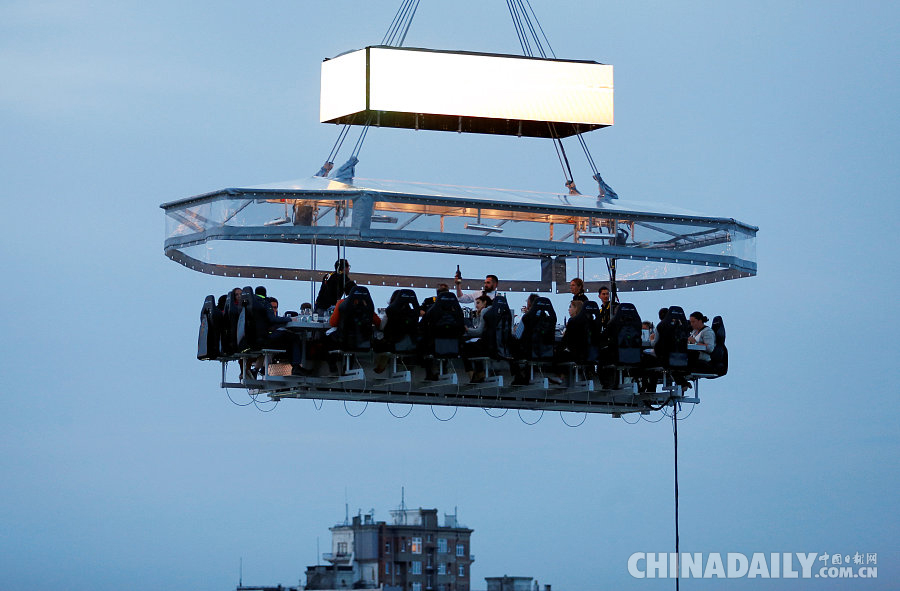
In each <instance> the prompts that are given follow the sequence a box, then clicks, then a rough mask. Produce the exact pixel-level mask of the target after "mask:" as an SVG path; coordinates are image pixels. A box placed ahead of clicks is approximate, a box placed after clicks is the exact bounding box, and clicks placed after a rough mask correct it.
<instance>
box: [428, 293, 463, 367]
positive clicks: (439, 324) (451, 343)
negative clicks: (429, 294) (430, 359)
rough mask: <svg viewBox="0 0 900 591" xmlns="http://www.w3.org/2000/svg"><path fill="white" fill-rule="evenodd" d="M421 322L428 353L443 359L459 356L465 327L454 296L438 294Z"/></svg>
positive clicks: (460, 310)
mask: <svg viewBox="0 0 900 591" xmlns="http://www.w3.org/2000/svg"><path fill="white" fill-rule="evenodd" d="M422 320H423V323H424V326H425V338H426V346H427V349H428V350H429V352H430V353H432V354H433V355H434V356H435V357H443V358H449V357H457V356H459V342H460V339H462V337H463V336H464V335H465V334H466V325H465V321H464V320H463V312H462V308H461V307H460V305H459V300H458V299H456V295H455V294H453V293H451V292H446V291H445V292H442V293H439V294H438V295H437V296H436V297H435V300H434V305H432V306H431V308H429V309H428V312H426V313H425V317H424V318H423V319H422Z"/></svg>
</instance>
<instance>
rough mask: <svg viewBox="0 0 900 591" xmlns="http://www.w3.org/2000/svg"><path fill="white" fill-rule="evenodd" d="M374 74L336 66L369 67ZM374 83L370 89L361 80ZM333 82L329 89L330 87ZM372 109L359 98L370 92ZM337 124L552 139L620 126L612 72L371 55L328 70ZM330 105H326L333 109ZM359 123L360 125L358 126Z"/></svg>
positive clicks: (568, 64)
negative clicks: (615, 117) (552, 129)
mask: <svg viewBox="0 0 900 591" xmlns="http://www.w3.org/2000/svg"><path fill="white" fill-rule="evenodd" d="M366 52H368V72H366V71H365V70H366V68H365V66H362V67H360V66H359V65H358V64H357V65H355V66H354V67H353V68H352V69H349V68H345V67H343V65H342V64H337V68H335V70H336V71H337V70H341V74H340V75H338V74H334V75H333V74H332V73H331V72H329V73H328V74H326V71H327V70H331V69H332V62H334V61H337V60H346V58H348V57H351V56H352V58H353V59H354V63H357V61H358V60H360V59H365V58H364V57H360V56H365V55H366ZM366 75H367V76H368V85H366V84H365V83H364V82H363V83H360V81H359V80H358V79H357V78H356V77H357V76H363V77H365V76H366ZM326 82H328V84H329V86H326ZM366 86H368V104H367V105H365V102H366V101H365V100H364V99H362V98H361V97H359V96H357V95H354V96H352V97H350V96H346V95H347V94H352V93H356V92H362V93H365V92H366ZM322 101H323V104H322V107H321V111H322V118H321V120H322V121H323V122H330V123H353V122H355V123H363V122H365V120H366V118H367V117H369V118H370V121H371V123H372V124H373V125H382V126H388V127H407V128H416V129H435V130H442V131H464V132H475V133H500V134H509V135H531V136H547V135H549V134H550V129H549V126H548V123H554V124H555V133H556V134H558V135H560V136H566V135H571V134H573V133H577V132H579V131H589V130H591V129H596V128H598V127H604V126H608V125H612V124H613V68H612V66H609V65H604V64H598V63H596V62H573V61H562V60H545V59H532V58H523V57H516V56H503V55H484V54H471V53H454V52H443V51H428V50H411V49H397V48H386V47H370V48H367V49H364V50H360V51H357V52H353V53H351V54H347V55H344V56H341V57H339V58H336V59H335V60H328V61H326V62H324V63H323V66H322ZM326 103H327V104H326ZM354 119H355V120H354Z"/></svg>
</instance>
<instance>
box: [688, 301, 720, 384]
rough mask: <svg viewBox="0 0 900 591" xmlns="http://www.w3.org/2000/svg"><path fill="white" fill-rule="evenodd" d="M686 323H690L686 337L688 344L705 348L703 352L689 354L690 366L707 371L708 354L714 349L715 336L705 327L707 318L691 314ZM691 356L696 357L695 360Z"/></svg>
mask: <svg viewBox="0 0 900 591" xmlns="http://www.w3.org/2000/svg"><path fill="white" fill-rule="evenodd" d="M688 322H690V323H691V334H690V336H689V337H688V343H689V344H691V345H703V346H704V347H705V349H704V350H703V351H691V352H690V353H691V355H690V357H691V360H692V361H693V364H692V365H694V366H695V367H696V368H697V369H700V370H704V369H709V361H710V357H709V354H710V353H712V352H713V349H715V348H716V335H715V333H714V332H713V331H712V329H711V328H710V327H708V326H706V323H707V322H709V318H707V317H706V316H704V315H703V314H701V313H700V312H691V316H690V318H688ZM693 354H696V355H697V357H696V359H693Z"/></svg>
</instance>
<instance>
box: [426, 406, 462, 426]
mask: <svg viewBox="0 0 900 591" xmlns="http://www.w3.org/2000/svg"><path fill="white" fill-rule="evenodd" d="M430 407H431V415H432V416H433V417H434V418H436V419H437V420H439V421H441V422H442V423H446V422H447V421H452V420H453V417H455V416H456V413H457V412H459V407H458V406H454V407H453V414H452V415H450V417H449V418H446V419H442V418H441V417H439V416H437V414H435V412H434V405H433V404H432V405H430Z"/></svg>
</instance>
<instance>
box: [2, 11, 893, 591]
mask: <svg viewBox="0 0 900 591" xmlns="http://www.w3.org/2000/svg"><path fill="white" fill-rule="evenodd" d="M398 5H399V2H365V3H362V2H350V1H349V0H334V1H332V2H328V3H311V2H286V1H273V2H265V3H246V2H230V1H226V2H216V3H213V2H205V1H198V2H191V3H183V2H170V1H161V2H153V3H144V2H140V3H139V2H128V1H123V2H103V1H96V2H88V1H77V0H75V1H70V2H63V1H47V2H45V1H41V0H29V1H17V0H5V1H3V2H0V80H2V82H0V199H2V205H3V210H4V213H5V219H6V223H5V224H4V230H3V232H2V233H0V249H2V251H0V254H2V260H3V264H2V267H0V268H2V269H3V275H4V276H6V277H7V278H8V279H9V280H10V283H9V284H8V285H7V295H8V296H9V301H8V302H7V305H5V306H3V307H2V308H0V325H2V327H3V333H4V337H5V338H4V339H3V341H2V345H0V347H2V351H3V355H0V374H2V376H3V380H2V386H0V393H2V396H3V410H2V412H0V482H2V485H0V524H2V527H0V531H2V535H0V581H2V583H0V587H2V588H3V589H8V590H11V591H13V590H19V589H72V590H80V589H91V590H99V591H102V590H106V589H121V588H128V589H135V590H143V589H160V588H171V589H191V590H214V589H215V590H221V589H229V588H233V587H234V586H235V585H237V583H238V575H239V564H241V562H242V563H243V580H244V583H245V584H278V583H281V584H285V585H293V584H297V582H298V581H299V580H300V579H301V578H302V577H303V572H304V571H305V568H306V566H308V565H311V564H315V563H316V547H317V543H318V544H319V545H320V546H321V550H322V551H323V552H324V551H328V545H329V544H330V533H329V531H328V527H330V526H332V525H334V524H337V523H339V522H342V521H343V519H344V506H345V503H346V504H347V505H348V506H349V511H350V513H351V514H356V513H357V512H359V511H361V512H363V513H365V512H368V511H370V510H372V509H374V511H375V518H376V519H388V518H389V513H388V511H389V510H391V509H393V508H396V507H397V506H398V505H399V503H400V497H401V488H403V489H404V490H405V500H406V504H407V506H409V507H425V508H432V507H433V508H437V509H438V510H439V511H441V512H444V513H453V512H454V511H457V513H458V516H459V520H460V521H461V522H462V523H463V524H465V525H467V526H469V527H472V528H473V529H474V530H475V533H474V534H473V538H472V540H473V541H472V553H473V554H475V557H476V561H475V563H474V566H473V568H472V579H473V584H472V587H473V589H483V588H484V587H485V585H484V581H483V578H484V577H488V576H500V575H503V574H509V575H517V576H532V577H535V578H536V579H538V580H539V581H540V582H541V584H552V585H553V588H554V589H555V590H557V591H581V590H587V589H601V588H631V589H662V588H671V586H672V584H673V583H672V581H671V580H664V579H654V580H651V579H642V580H638V579H634V578H632V577H631V575H629V573H628V570H627V561H628V558H629V556H630V555H632V554H633V553H634V552H670V551H674V501H673V462H672V459H673V438H672V423H671V421H670V420H669V419H667V418H665V417H662V416H661V415H659V414H656V415H652V416H650V417H647V418H649V419H651V420H656V419H661V420H659V422H656V423H651V422H649V421H640V422H638V423H637V424H634V425H631V424H627V423H626V422H625V421H623V420H621V419H612V418H610V417H608V416H604V415H592V416H588V417H587V419H586V420H585V421H584V424H583V425H581V426H580V427H577V428H570V427H568V426H566V424H565V423H564V422H563V421H562V420H560V419H561V417H560V416H559V414H558V413H546V414H545V415H544V416H542V417H541V420H540V422H538V423H537V424H535V425H533V426H528V425H526V424H524V422H525V421H528V422H532V421H534V420H535V419H536V418H537V415H531V414H524V413H523V415H522V417H521V418H522V419H523V420H520V417H518V416H517V415H516V413H515V412H510V413H508V414H507V415H505V416H503V417H502V418H496V419H495V418H492V417H490V416H488V415H487V414H486V413H485V412H483V411H481V410H479V409H460V410H459V412H458V413H457V414H456V416H455V417H454V418H453V420H450V421H446V422H444V421H439V420H437V418H436V417H435V416H433V413H432V412H431V411H429V409H428V407H416V408H414V409H413V411H412V412H411V413H410V415H409V416H408V417H406V418H404V419H396V418H394V417H393V416H391V414H390V413H389V412H388V409H387V408H386V407H385V406H384V405H374V404H373V405H369V407H367V408H365V412H364V413H363V414H362V415H361V416H359V417H358V418H353V417H351V416H349V414H351V413H352V414H357V413H358V412H360V410H362V407H361V406H359V405H353V404H348V405H347V407H346V408H345V407H344V406H343V405H342V404H341V403H338V402H325V403H324V405H323V406H322V407H321V409H317V408H316V406H315V405H314V404H313V403H312V402H310V401H285V402H283V403H280V404H279V405H278V406H277V407H275V408H274V410H272V412H261V411H260V410H259V409H257V408H256V407H255V406H254V405H250V406H238V405H237V404H234V403H232V401H231V400H229V398H228V397H227V396H226V393H225V392H224V391H223V390H221V389H220V388H219V387H218V385H217V384H218V372H219V367H218V365H217V364H214V363H208V362H207V363H202V362H199V361H197V360H196V358H195V346H196V335H197V325H198V315H199V310H200V307H201V304H202V302H203V298H204V297H205V296H206V295H207V294H210V293H214V294H219V293H224V292H225V291H227V290H228V289H229V288H230V287H233V286H234V285H237V283H236V282H235V281H233V280H228V279H223V278H217V277H211V276H207V275H203V274H199V273H195V272H192V271H190V270H188V269H186V268H184V267H181V266H179V265H177V264H175V263H173V262H171V261H169V260H168V259H167V258H166V257H165V256H164V254H163V239H164V215H163V212H162V210H160V209H159V207H158V206H159V204H161V203H163V202H167V201H172V200H176V199H180V198H184V197H188V196H192V195H196V194H200V193H204V192H207V191H212V190H216V189H221V188H224V187H233V186H238V187H240V186H251V185H256V184H261V183H268V182H275V181H281V180H286V179H293V178H300V177H304V176H308V175H310V174H312V173H313V172H315V171H316V170H317V169H318V168H319V166H320V165H321V163H322V161H323V159H324V157H325V155H327V153H328V150H329V148H330V147H331V145H332V144H333V142H334V139H335V138H336V136H337V128H336V127H334V126H329V125H323V124H320V123H318V117H317V116H318V70H319V64H320V62H321V60H322V59H323V58H326V57H331V56H334V55H337V54H338V53H341V52H343V51H346V50H350V49H356V48H360V47H364V46H366V45H372V44H377V43H378V42H380V41H381V39H382V36H383V35H384V32H385V31H386V30H387V27H388V25H389V24H390V21H391V18H392V17H393V14H394V12H395V11H396V9H397V7H398ZM532 5H533V6H534V9H535V11H536V12H537V15H538V17H539V18H540V19H541V23H542V25H543V27H544V30H545V31H546V33H547V35H548V37H549V38H550V41H551V43H552V45H553V49H554V50H555V52H556V54H557V56H559V57H562V58H571V59H593V60H596V61H599V62H603V63H610V64H613V65H614V67H615V84H616V90H615V92H616V123H615V125H614V126H613V127H611V128H608V129H603V130H599V131H595V132H592V133H591V134H588V136H586V139H587V142H588V144H589V146H590V148H591V151H592V153H593V156H594V159H595V160H596V162H597V164H598V167H599V168H600V171H601V173H602V174H603V176H604V179H605V180H606V181H607V182H609V184H610V185H612V186H613V188H615V190H616V191H617V192H618V194H619V196H620V199H621V202H622V203H624V202H627V200H628V199H629V198H631V199H635V200H640V201H661V202H666V203H672V204H674V205H677V206H679V207H683V208H686V209H690V210H694V211H700V212H704V213H705V214H708V215H716V216H728V217H734V218H736V219H739V220H741V221H743V222H747V223H750V224H754V225H756V226H758V227H759V228H760V230H759V236H758V244H757V259H758V265H759V273H758V276H757V277H754V278H749V279H742V280H738V281H729V282H725V283H722V284H718V285H709V286H703V287H696V288H689V289H685V290H679V291H675V292H664V293H642V294H635V295H633V296H628V298H629V299H630V301H632V302H633V303H635V304H636V305H637V307H638V309H639V310H642V311H652V310H655V309H657V308H659V307H661V306H664V305H671V304H678V305H681V306H682V307H684V308H685V309H686V310H695V309H696V310H702V311H703V312H704V313H705V314H706V315H708V316H709V317H712V316H714V315H722V316H723V317H724V318H725V323H726V327H727V329H728V346H729V351H730V363H731V367H730V371H729V374H728V375H727V376H726V377H725V378H723V379H720V380H715V381H712V382H709V383H701V386H700V395H701V400H702V403H701V404H700V405H698V406H697V407H696V408H695V409H694V411H693V414H692V415H691V416H690V417H688V418H687V419H686V420H684V421H682V422H679V425H678V449H679V489H680V507H679V510H680V543H681V549H682V551H685V552H703V553H713V552H720V553H723V554H724V553H726V552H741V553H745V554H747V555H749V554H751V553H754V552H765V553H771V552H804V553H811V552H817V553H829V554H835V553H842V554H847V553H849V554H853V553H855V552H861V553H876V554H877V560H878V563H877V566H878V578H877V579H875V580H853V581H847V580H822V579H810V580H786V579H781V580H771V581H759V580H749V579H737V580H730V581H721V580H693V581H691V582H690V584H689V585H688V584H686V585H685V588H695V589H722V588H726V587H727V588H732V587H734V588H767V589H768V588H771V589H776V588H777V589H791V590H793V589H823V590H825V589H864V590H866V591H869V590H874V589H895V588H897V587H898V586H900V544H898V538H897V534H896V532H897V531H898V529H900V518H898V508H897V504H896V490H897V489H898V488H900V473H898V463H897V458H898V455H900V426H898V423H897V420H896V418H895V417H894V416H893V411H892V407H891V406H890V405H891V404H892V403H893V402H894V401H895V400H896V397H897V386H896V384H897V381H898V377H900V376H898V371H897V362H896V358H897V354H898V348H897V345H896V339H893V338H892V337H891V334H892V332H893V314H892V312H893V310H894V307H895V306H893V303H894V301H895V294H896V293H897V291H898V288H900V285H898V272H897V264H896V262H895V261H894V258H895V257H896V255H897V254H898V241H897V238H896V233H895V231H896V228H897V220H898V213H900V212H898V205H897V195H898V192H900V178H898V148H900V133H898V132H900V129H898V127H900V125H898V117H897V115H896V106H897V105H898V104H900V80H898V75H897V64H898V63H900V50H898V49H900V48H898V38H900V31H898V26H900V25H898V23H900V7H898V5H897V4H896V3H891V2H878V1H863V2H840V1H822V2H815V3H813V2H795V1H785V0H780V1H754V2H747V1H743V0H738V1H735V2H713V1H707V2H703V1H697V2H691V1H688V2H682V3H664V2H642V1H636V2H628V3H612V2H609V3H606V2H604V3H598V2H547V1H543V0H533V2H532ZM406 45H407V46H413V47H428V48H435V49H462V50H470V51H489V52H499V53H518V52H519V48H518V42H517V38H516V36H515V32H514V29H513V27H512V24H511V22H510V19H509V15H508V13H507V11H506V6H505V4H504V3H502V2H491V3H487V2H474V1H471V0H459V1H457V2H452V3H450V2H428V1H423V2H422V3H421V5H420V7H419V10H418V13H417V15H416V20H415V22H414V23H413V25H412V28H411V29H410V32H409V35H408V37H407V39H406ZM570 150H571V151H570V156H571V158H572V160H573V166H574V167H575V169H576V173H575V174H576V181H577V180H578V179H579V178H581V179H583V180H582V181H581V182H582V183H583V185H584V186H589V185H590V182H589V177H590V174H589V172H588V170H589V169H588V167H587V165H586V163H585V162H584V160H583V158H581V157H579V156H578V155H577V154H576V153H575V149H574V146H572V147H571V148H570ZM573 154H574V155H573ZM360 160H361V162H360V164H359V165H358V166H357V174H358V175H359V176H363V177H372V178H384V179H404V180H412V181H424V182H438V183H453V184H463V185H474V186H489V187H504V188H517V189H533V190H544V191H558V190H560V189H561V184H562V180H561V173H560V171H559V168H558V166H559V165H558V162H557V161H556V156H555V154H554V152H553V150H552V146H551V145H550V144H549V143H547V142H546V141H544V142H542V141H541V140H536V139H527V138H523V139H516V138H507V137H488V136H465V135H457V134H444V133H437V132H413V131H405V130H387V129H377V130H373V131H372V132H371V133H369V135H368V138H367V140H366V144H365V146H364V148H363V151H362V154H361V156H360ZM410 265H411V266H412V267H413V268H420V269H425V268H427V265H428V263H427V261H423V260H421V259H420V258H416V259H412V260H411V262H410ZM365 267H366V261H365V260H359V261H354V270H357V271H363V270H364V269H365ZM454 270H455V269H452V268H449V269H448V270H447V273H448V277H450V276H451V275H452V272H453V271H454ZM501 275H502V274H501ZM267 286H268V287H269V290H270V293H273V294H275V295H277V296H278V297H279V299H280V300H281V301H282V302H285V301H287V302H292V301H297V302H299V301H300V300H301V299H306V298H304V295H305V294H308V292H309V287H308V285H307V284H292V283H289V282H275V281H273V282H269V283H268V284H267ZM420 295H421V296H424V295H425V293H424V292H423V293H421V294H420ZM379 297H383V298H385V299H386V297H387V294H381V293H380V292H376V300H377V299H378V298H379ZM623 299H625V298H623ZM561 301H562V300H557V309H558V310H560V302H561ZM15 302H18V303H15ZM516 303H517V302H515V301H514V302H513V305H514V306H515V305H516ZM232 396H233V398H234V402H236V403H239V404H243V403H245V402H246V401H247V398H246V396H243V397H242V396H241V394H240V393H236V392H233V393H232ZM261 408H262V410H269V408H271V405H268V406H262V407H261ZM400 410H403V409H400ZM395 412H397V410H396V409H395ZM448 414H449V410H448V409H441V408H437V409H435V410H434V415H437V417H440V418H446V417H447V416H448ZM563 418H565V419H566V420H568V421H569V422H570V423H577V421H579V420H580V417H578V416H575V417H563Z"/></svg>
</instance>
